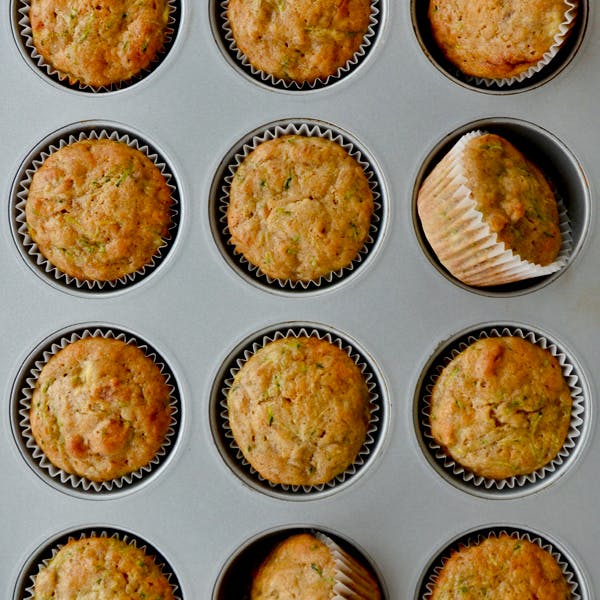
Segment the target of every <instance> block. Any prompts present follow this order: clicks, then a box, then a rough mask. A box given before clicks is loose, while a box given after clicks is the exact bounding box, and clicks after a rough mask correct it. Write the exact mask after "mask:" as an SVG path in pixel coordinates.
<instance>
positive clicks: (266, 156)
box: [227, 135, 374, 282]
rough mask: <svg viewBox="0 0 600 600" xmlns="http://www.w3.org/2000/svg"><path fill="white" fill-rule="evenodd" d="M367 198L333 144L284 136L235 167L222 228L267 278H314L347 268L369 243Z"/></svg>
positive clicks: (349, 161) (360, 172)
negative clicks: (225, 226)
mask: <svg viewBox="0 0 600 600" xmlns="http://www.w3.org/2000/svg"><path fill="white" fill-rule="evenodd" d="M373 209H374V202H373V194H372V192H371V188H370V185H369V181H368V179H367V176H366V175H365V172H364V169H363V167H362V166H361V165H360V164H359V163H358V162H357V161H356V160H355V159H354V158H352V157H351V156H350V155H349V154H348V153H347V152H346V151H345V150H344V149H343V148H342V147H341V146H340V145H339V144H337V143H336V142H333V141H330V140H328V139H325V138H321V137H316V136H314V137H309V136H301V135H284V136H281V137H278V138H275V139H273V140H268V141H265V142H262V143H261V144H259V145H258V146H257V147H256V148H255V149H254V150H253V151H252V152H251V153H250V154H249V155H248V156H246V158H245V159H244V160H243V162H242V163H241V164H240V165H239V167H238V168H237V170H236V172H235V175H234V177H233V180H232V183H231V189H230V192H229V206H228V208H227V226H228V230H229V234H230V236H231V239H230V242H231V243H232V244H233V245H234V247H235V251H236V252H237V253H240V254H241V255H243V257H244V258H245V259H246V260H247V261H248V262H249V263H251V264H252V265H254V266H256V267H258V268H259V269H260V271H261V272H262V273H264V274H266V275H267V276H269V277H272V278H274V279H278V280H282V281H286V280H289V281H294V282H296V281H302V282H308V281H315V280H318V279H319V278H320V277H323V276H326V275H328V274H330V273H332V272H335V271H338V270H340V269H343V268H345V267H348V266H349V265H350V264H351V263H352V261H354V260H355V259H356V258H357V255H358V254H359V251H360V250H361V249H362V248H363V246H364V244H365V242H366V241H367V239H368V235H369V228H370V224H371V216H372V214H373Z"/></svg>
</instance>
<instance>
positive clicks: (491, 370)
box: [429, 336, 572, 479]
mask: <svg viewBox="0 0 600 600" xmlns="http://www.w3.org/2000/svg"><path fill="white" fill-rule="evenodd" d="M571 403H572V401H571V394H570V390H569V386H568V385H567V383H566V381H565V379H564V377H563V375H562V372H561V367H560V364H559V363H558V360H557V359H556V358H555V357H554V356H552V354H550V352H548V351H547V350H545V349H543V348H541V347H539V346H537V345H535V344H533V343H531V342H529V341H526V340H523V339H521V338H519V337H513V336H506V337H499V338H481V339H480V340H477V341H476V342H474V343H473V344H471V345H470V346H468V347H467V348H466V349H465V350H463V351H462V352H461V353H460V354H458V355H457V356H456V357H455V358H454V359H453V360H451V361H450V363H448V365H447V366H446V367H445V368H444V369H443V371H442V372H441V374H440V376H439V377H438V378H437V380H436V382H435V384H434V387H433V390H432V393H431V408H430V416H429V418H430V424H431V434H432V436H433V438H434V439H435V441H436V442H437V443H438V444H439V445H440V446H441V447H442V448H443V449H444V451H445V452H446V453H447V454H449V455H450V456H451V457H452V459H453V460H455V461H456V462H457V463H458V464H460V465H462V466H463V467H466V468H467V469H469V470H470V471H472V472H473V473H475V474H477V475H481V476H483V477H487V478H490V479H503V478H506V477H512V476H516V475H525V474H528V473H532V472H533V471H535V470H537V469H539V468H541V467H543V466H544V465H545V464H547V463H548V462H550V461H551V460H552V459H553V458H554V457H555V456H556V455H557V453H558V452H559V450H560V449H561V447H562V445H563V443H564V441H565V438H566V436H567V433H568V430H569V424H570V421H571Z"/></svg>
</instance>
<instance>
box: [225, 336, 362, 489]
mask: <svg viewBox="0 0 600 600" xmlns="http://www.w3.org/2000/svg"><path fill="white" fill-rule="evenodd" d="M227 407H228V411H229V425H230V427H231V431H232V433H233V436H234V439H235V441H236V443H237V445H238V447H239V448H240V450H241V452H242V454H243V455H244V457H245V459H246V460H247V461H248V462H249V463H250V465H252V467H254V469H256V471H257V472H258V473H259V474H260V475H261V476H262V477H264V478H265V479H267V480H268V481H270V482H271V483H274V484H278V483H281V484H287V485H304V486H310V485H319V484H321V483H325V482H327V481H330V480H331V479H333V478H334V477H335V476H336V475H338V474H340V473H342V472H343V471H345V470H346V469H347V468H348V467H349V466H350V465H351V464H352V463H353V462H354V460H355V459H356V457H357V455H358V453H359V451H360V449H361V447H362V445H363V444H364V442H365V439H366V436H367V429H368V423H369V418H370V406H369V390H368V388H367V384H366V382H365V380H364V377H363V375H362V373H361V370H360V368H359V367H358V366H357V365H356V363H354V361H353V360H352V359H351V358H350V357H349V356H348V354H346V352H344V351H343V350H341V349H340V348H338V347H337V346H335V345H334V344H332V343H330V342H328V341H327V340H321V339H318V338H316V337H299V338H295V337H289V338H283V339H278V340H275V341H273V342H270V343H268V344H266V345H265V346H264V347H262V348H261V349H259V350H258V351H257V352H256V353H255V354H254V355H252V356H251V357H250V358H249V359H248V361H247V362H246V363H244V365H243V366H242V367H241V369H240V370H239V371H238V373H237V374H236V375H235V378H234V380H233V383H232V385H231V388H230V390H229V392H228V395H227Z"/></svg>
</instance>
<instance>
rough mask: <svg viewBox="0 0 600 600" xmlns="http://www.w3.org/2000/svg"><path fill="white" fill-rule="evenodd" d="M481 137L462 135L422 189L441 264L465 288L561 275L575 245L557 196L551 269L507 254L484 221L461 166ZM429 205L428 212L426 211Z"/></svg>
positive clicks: (425, 219) (427, 228) (429, 233)
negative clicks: (558, 239)
mask: <svg viewBox="0 0 600 600" xmlns="http://www.w3.org/2000/svg"><path fill="white" fill-rule="evenodd" d="M482 135H485V133H484V132H481V131H471V132H469V133H467V134H465V135H463V136H462V137H461V138H460V139H459V140H458V142H457V143H456V144H455V145H454V146H453V147H452V149H451V150H450V151H449V152H448V153H447V154H446V156H444V158H443V159H442V160H441V161H440V163H438V165H437V166H436V167H435V168H434V170H433V171H432V172H431V173H430V174H429V176H428V177H427V179H426V180H425V182H424V183H423V185H422V187H421V189H420V190H419V195H418V199H417V207H418V209H419V217H420V219H421V224H422V226H423V230H424V232H425V236H426V238H427V241H428V242H429V244H430V246H431V247H432V249H433V251H434V252H435V254H436V256H437V258H438V259H439V261H440V262H441V263H442V265H444V267H446V269H447V270H448V271H450V273H451V274H452V275H453V276H454V277H456V278H457V279H458V280H460V281H462V282H463V283H465V284H467V285H472V286H477V287H485V286H493V285H502V284H506V283H511V282H515V281H521V280H523V279H531V278H534V277H541V276H544V275H550V274H551V273H555V272H556V271H559V270H560V269H562V268H563V267H564V266H565V265H566V264H567V261H568V259H569V256H570V254H571V252H572V245H573V243H572V235H571V228H570V225H569V221H568V216H567V212H566V210H565V207H564V205H563V203H562V200H561V199H560V197H559V196H558V195H557V194H556V192H555V197H556V199H557V205H558V212H559V228H560V232H561V235H562V244H561V249H560V251H559V254H558V256H557V258H556V260H554V261H553V262H552V263H550V264H548V265H545V266H542V265H538V264H535V263H532V262H530V261H527V260H523V259H521V258H520V257H519V255H518V254H516V253H514V252H513V251H512V250H510V249H506V246H505V245H504V243H503V242H498V241H497V235H496V234H495V233H492V231H491V230H490V228H489V226H488V225H487V224H486V223H485V222H484V220H483V215H482V213H481V212H480V211H479V210H478V209H477V203H476V202H475V200H474V199H473V194H472V191H471V189H470V188H469V186H468V183H467V179H466V177H465V175H464V170H463V166H462V158H463V152H464V150H465V147H466V145H467V144H468V142H469V141H470V140H472V139H473V138H476V137H480V136H482ZM425 203H427V204H429V205H430V206H429V208H430V210H429V211H427V209H425V208H423V205H424V204H425Z"/></svg>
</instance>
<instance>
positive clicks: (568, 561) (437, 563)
mask: <svg viewBox="0 0 600 600" xmlns="http://www.w3.org/2000/svg"><path fill="white" fill-rule="evenodd" d="M503 534H506V535H508V536H510V537H512V538H514V539H515V540H527V541H528V542H532V543H534V544H536V545H538V546H539V547H540V548H542V550H545V551H546V552H549V553H550V554H551V555H552V556H553V557H554V558H555V559H556V561H557V563H558V565H559V567H560V569H561V571H562V573H563V576H564V577H565V580H566V582H567V586H568V588H569V591H570V594H571V595H570V596H569V600H587V594H586V593H585V588H584V585H583V582H582V580H581V577H580V575H579V569H578V568H577V567H576V563H575V561H574V560H573V559H572V558H571V557H569V556H568V554H567V553H566V552H565V551H564V550H563V549H561V548H560V547H559V546H558V545H557V544H556V543H555V542H551V541H549V540H548V539H547V538H546V537H545V536H543V535H541V534H539V533H537V532H533V531H529V530H526V529H521V528H519V527H512V526H490V527H482V528H480V529H476V530H474V531H471V532H469V533H466V534H464V535H462V536H460V537H459V538H457V539H455V540H454V541H452V542H451V543H450V544H448V545H447V546H446V547H445V548H443V549H442V550H441V551H440V552H439V553H438V554H437V556H435V557H434V558H433V560H432V561H431V563H430V564H429V566H428V567H427V568H426V570H425V572H424V573H423V576H422V577H421V580H420V586H419V589H418V593H417V596H416V600H417V599H418V600H429V599H430V598H431V596H432V593H433V588H434V586H435V581H436V579H437V577H439V574H440V572H441V570H442V568H443V566H444V565H445V564H446V562H447V561H448V559H449V558H450V556H451V554H452V552H453V551H457V550H459V549H461V548H464V547H469V546H473V545H476V544H479V543H481V542H483V541H484V540H485V539H487V538H490V537H499V536H500V535H503Z"/></svg>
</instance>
